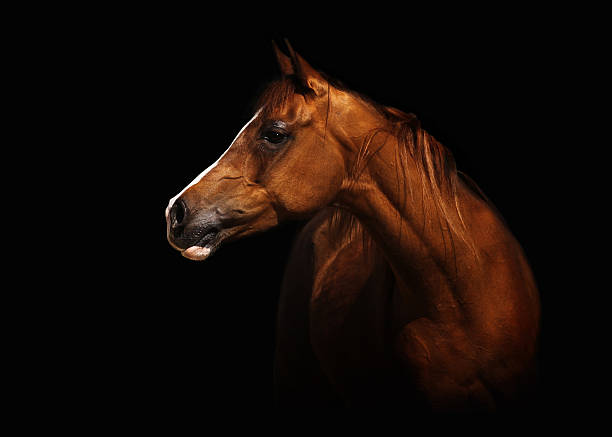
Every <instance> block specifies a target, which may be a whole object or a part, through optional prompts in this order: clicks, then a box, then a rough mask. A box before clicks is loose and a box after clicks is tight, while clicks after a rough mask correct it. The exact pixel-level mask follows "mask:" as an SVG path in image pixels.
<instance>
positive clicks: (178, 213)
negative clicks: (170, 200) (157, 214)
mask: <svg viewBox="0 0 612 437" xmlns="http://www.w3.org/2000/svg"><path fill="white" fill-rule="evenodd" d="M185 215H186V211H185V202H183V201H182V200H181V199H178V200H177V201H176V202H174V205H172V208H170V224H171V226H172V227H173V228H174V227H176V226H179V225H180V224H181V223H182V222H183V220H184V219H185Z"/></svg>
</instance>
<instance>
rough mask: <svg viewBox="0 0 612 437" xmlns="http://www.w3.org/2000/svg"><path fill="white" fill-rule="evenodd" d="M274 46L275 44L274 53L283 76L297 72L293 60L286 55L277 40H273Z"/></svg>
mask: <svg viewBox="0 0 612 437" xmlns="http://www.w3.org/2000/svg"><path fill="white" fill-rule="evenodd" d="M272 46H274V53H275V54H276V60H277V61H278V66H279V68H280V71H281V73H282V75H283V76H290V75H292V74H295V71H294V70H293V61H292V60H291V58H290V57H289V56H287V55H285V54H284V53H283V52H282V51H281V50H280V49H279V48H278V46H277V45H276V42H275V41H272Z"/></svg>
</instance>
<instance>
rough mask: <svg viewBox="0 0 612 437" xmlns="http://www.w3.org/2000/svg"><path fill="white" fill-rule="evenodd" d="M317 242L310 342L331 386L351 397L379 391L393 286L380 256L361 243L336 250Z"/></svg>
mask: <svg viewBox="0 0 612 437" xmlns="http://www.w3.org/2000/svg"><path fill="white" fill-rule="evenodd" d="M318 243H319V244H317V239H315V251H314V252H315V253H314V261H315V262H314V275H313V283H312V284H313V285H312V294H311V296H310V300H309V308H308V313H309V322H310V323H309V331H310V342H311V345H312V348H313V350H314V353H315V355H316V357H317V358H318V361H319V362H320V364H321V366H322V368H323V370H324V372H325V374H326V375H327V376H328V378H330V380H331V381H332V383H333V385H335V386H336V388H337V389H338V390H340V391H341V392H344V394H345V395H348V396H347V397H353V398H354V397H357V396H359V395H360V394H361V395H363V394H364V393H368V392H370V390H369V389H368V388H374V387H381V379H384V378H385V377H386V376H385V375H387V374H388V370H389V368H390V367H391V365H392V359H391V353H392V352H391V348H390V342H391V335H390V334H391V333H390V328H391V326H390V320H391V319H390V318H389V311H390V309H391V308H390V305H392V303H393V302H392V300H391V298H392V291H393V290H392V288H393V281H392V278H391V276H390V272H389V269H388V268H387V266H386V264H385V262H384V261H383V259H382V257H379V256H377V254H376V253H366V252H365V251H364V248H363V246H362V242H361V240H359V239H355V240H353V241H351V242H347V243H346V244H344V245H341V246H340V247H334V246H330V245H328V244H324V243H323V242H321V241H320V240H319V241H318ZM357 390H358V391H359V393H355V391H357Z"/></svg>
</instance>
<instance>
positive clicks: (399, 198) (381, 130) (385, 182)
mask: <svg viewBox="0 0 612 437" xmlns="http://www.w3.org/2000/svg"><path fill="white" fill-rule="evenodd" d="M359 116H361V117H362V120H361V121H360V122H359V123H353V125H359V126H363V125H364V119H368V120H369V125H370V129H369V130H366V131H363V132H361V133H359V132H352V133H349V132H346V130H345V131H344V133H345V136H344V138H343V139H342V140H341V141H344V145H345V146H346V148H347V149H350V150H352V151H353V152H354V154H353V156H354V158H353V159H352V160H351V163H350V166H351V168H352V171H351V172H349V173H351V174H349V175H347V178H346V179H345V181H344V183H343V185H342V189H341V192H340V195H339V197H338V205H339V206H341V207H342V208H345V209H348V210H349V211H350V212H351V213H352V214H353V215H355V216H356V217H357V218H358V219H359V221H360V222H361V224H362V225H363V226H364V227H365V228H366V230H367V231H368V233H369V234H370V235H371V236H372V238H373V239H374V240H375V241H376V243H377V246H378V247H379V248H380V249H381V250H382V251H383V253H384V255H385V257H386V259H387V260H388V261H389V263H390V265H391V268H392V270H393V272H394V274H395V277H396V278H397V280H398V283H399V284H400V286H402V285H403V286H405V287H407V288H410V289H411V290H413V291H414V290H427V296H426V298H427V299H429V304H428V306H430V307H431V308H434V310H435V311H436V312H438V313H440V314H439V315H440V316H442V313H445V312H448V311H450V312H451V313H454V312H455V311H456V309H455V306H456V305H455V302H456V297H455V294H456V289H457V287H460V286H461V284H460V283H459V282H458V281H457V278H458V277H460V276H462V275H461V271H462V270H464V271H465V270H466V269H468V270H469V269H473V268H474V266H475V264H477V258H478V257H477V256H475V252H474V249H473V247H472V246H471V245H470V243H469V242H468V241H466V240H465V238H462V237H460V236H459V235H458V234H457V233H456V232H455V231H454V230H453V226H452V224H451V223H449V220H448V218H449V211H446V214H445V213H444V212H443V211H442V209H441V208H440V205H439V204H437V203H436V202H434V201H433V200H432V198H431V196H429V195H428V194H427V192H428V188H427V187H426V186H425V185H424V184H426V183H427V182H426V181H425V180H424V178H423V175H422V169H421V170H420V169H419V168H418V165H417V164H416V162H415V158H414V157H413V156H410V153H408V151H406V150H405V144H404V143H403V142H401V141H399V140H398V138H397V137H396V135H395V133H396V132H394V131H396V129H395V126H393V125H391V124H390V122H389V121H388V120H386V119H385V118H384V117H382V116H377V115H376V114H372V113H369V114H367V116H363V115H359ZM366 124H367V123H366ZM415 129H417V130H416V131H415V132H414V133H416V134H417V135H427V134H426V132H424V131H421V130H420V128H415ZM432 140H433V138H432ZM434 141H435V140H434ZM364 149H367V150H364ZM455 189H456V192H455V193H456V196H453V197H454V198H453V199H447V200H450V201H452V203H453V204H456V205H458V208H457V209H456V211H455V212H452V211H451V212H450V214H451V215H452V214H455V216H451V217H450V219H451V221H452V220H454V221H455V224H457V223H459V222H460V221H462V220H463V218H462V215H465V216H469V211H467V210H468V209H469V204H470V203H471V202H472V201H473V196H472V195H471V194H470V192H469V190H468V189H467V188H466V187H465V186H464V185H463V184H462V183H461V182H458V183H457V186H456V187H455ZM442 193H443V194H442V195H445V194H444V193H446V195H451V194H450V192H449V190H442ZM455 202H456V203H455ZM447 203H448V204H450V203H451V202H447ZM459 211H461V213H460V212H459ZM456 227H457V226H455V228H456ZM468 276H469V275H468Z"/></svg>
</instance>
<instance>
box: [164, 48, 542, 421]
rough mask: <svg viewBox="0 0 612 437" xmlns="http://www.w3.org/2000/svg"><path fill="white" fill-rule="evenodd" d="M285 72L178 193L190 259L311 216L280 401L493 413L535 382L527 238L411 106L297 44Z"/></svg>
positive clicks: (280, 332) (295, 260)
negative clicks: (355, 80)
mask: <svg viewBox="0 0 612 437" xmlns="http://www.w3.org/2000/svg"><path fill="white" fill-rule="evenodd" d="M274 49H275V51H276V56H277V59H278V63H279V65H280V69H281V72H282V78H281V79H280V80H277V81H275V82H273V83H272V84H271V85H270V86H269V87H268V88H267V89H266V91H265V92H264V93H263V94H262V96H261V97H260V99H259V103H258V105H257V111H256V112H255V114H254V115H253V117H252V119H251V120H250V121H249V122H248V123H247V124H246V125H245V126H244V128H243V129H242V130H241V131H240V132H239V133H238V135H237V136H236V138H235V139H234V141H233V142H232V143H231V145H230V147H229V148H228V149H227V151H226V152H225V153H223V155H222V156H221V157H220V158H219V159H218V160H217V161H216V162H215V163H214V164H212V165H211V166H210V167H208V168H207V169H206V170H204V171H203V172H202V173H201V174H200V175H199V176H198V177H197V178H196V179H195V180H194V181H193V182H192V183H191V184H189V185H188V186H187V187H185V189H183V190H182V191H181V192H180V193H179V194H178V195H177V196H176V197H174V198H173V199H171V200H170V202H169V204H168V207H167V209H166V220H167V236H168V240H169V242H170V244H171V245H172V246H173V247H175V248H176V249H177V250H179V251H181V253H182V255H183V256H184V257H186V258H188V259H191V260H204V259H206V258H208V257H209V256H211V254H213V253H214V252H215V251H216V250H217V249H218V248H219V247H220V246H221V245H223V244H225V243H228V242H230V241H234V240H237V239H239V238H243V237H246V236H247V235H251V234H254V233H258V232H262V231H265V230H267V229H270V228H272V227H273V226H276V225H277V224H279V223H280V222H282V221H284V220H291V219H309V221H308V223H307V224H306V226H305V227H304V228H303V230H302V231H301V232H300V234H299V236H298V238H297V240H296V242H295V244H294V247H293V249H292V253H291V256H290V259H289V260H288V265H287V269H286V273H285V277H284V281H283V287H282V293H281V298H280V302H279V313H278V329H277V349H276V358H275V368H274V380H275V382H274V384H275V400H276V402H277V404H278V406H282V407H296V408H304V407H306V408H308V407H310V408H314V407H316V408H322V407H327V406H335V405H339V406H343V407H348V408H357V409H359V408H362V407H363V408H371V407H376V406H394V405H397V406H406V405H410V406H421V407H423V408H425V409H427V410H433V411H449V410H451V411H466V410H467V411H470V410H478V411H492V410H500V409H502V408H505V407H508V406H510V405H515V404H513V402H520V401H521V399H522V398H521V395H522V394H524V393H529V390H528V389H529V388H530V386H531V384H533V382H532V381H533V378H532V377H533V375H534V369H535V362H536V358H535V357H536V351H537V343H538V335H539V324H540V321H539V319H540V304H539V296H538V291H537V288H536V285H535V282H534V278H533V276H532V272H531V270H530V267H529V265H528V262H527V260H526V258H525V255H524V253H523V250H522V249H521V246H520V245H519V243H518V242H517V240H516V239H515V238H514V236H513V235H512V233H511V232H510V231H509V230H508V228H507V226H506V224H505V223H504V221H503V219H502V218H501V217H500V215H499V214H498V213H497V211H496V210H495V208H494V207H493V206H492V205H491V203H490V202H489V201H488V200H487V199H486V197H485V196H484V195H483V194H482V193H481V192H480V190H479V189H478V188H477V186H476V185H475V184H474V183H473V182H472V181H471V180H469V179H468V178H467V177H466V176H464V175H463V174H461V173H460V172H458V171H457V169H456V167H455V163H454V160H453V157H452V154H451V153H450V152H449V150H447V149H446V148H445V147H443V146H442V145H441V144H440V143H438V142H437V141H436V140H435V139H434V138H433V137H432V136H431V135H429V134H428V133H427V132H426V131H425V130H424V129H422V128H421V127H420V125H419V123H418V121H417V119H416V117H415V116H414V115H412V114H407V113H404V112H402V111H400V110H398V109H395V108H391V107H387V106H383V105H380V104H377V103H375V102H372V101H370V100H369V99H368V98H366V97H364V96H362V95H360V94H358V93H356V92H353V91H350V90H348V89H346V87H344V86H342V85H341V84H339V83H338V82H336V81H334V80H332V79H330V78H329V77H327V76H326V75H324V74H323V73H321V72H319V71H318V70H315V69H314V68H313V67H311V66H310V65H309V64H308V63H307V62H306V61H305V60H304V59H303V58H302V57H301V56H300V55H298V54H297V53H296V52H295V51H294V50H293V49H292V48H291V46H290V45H289V44H288V43H287V51H288V54H285V53H284V52H283V51H281V50H279V48H278V47H277V46H276V45H275V46H274Z"/></svg>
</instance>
